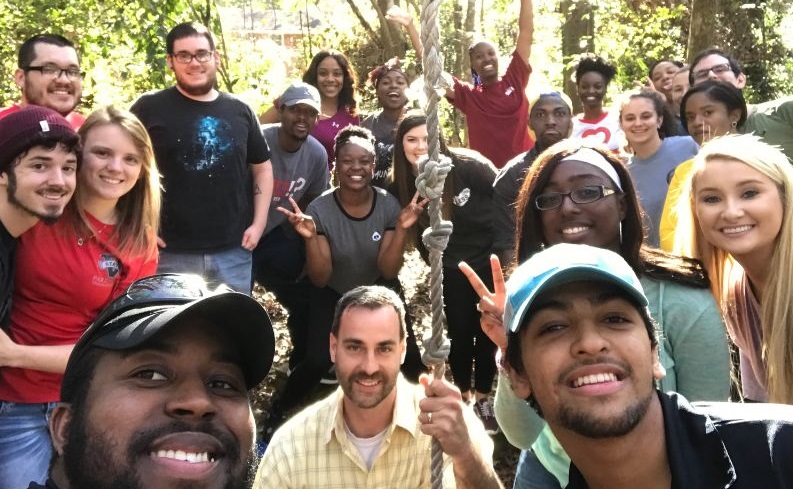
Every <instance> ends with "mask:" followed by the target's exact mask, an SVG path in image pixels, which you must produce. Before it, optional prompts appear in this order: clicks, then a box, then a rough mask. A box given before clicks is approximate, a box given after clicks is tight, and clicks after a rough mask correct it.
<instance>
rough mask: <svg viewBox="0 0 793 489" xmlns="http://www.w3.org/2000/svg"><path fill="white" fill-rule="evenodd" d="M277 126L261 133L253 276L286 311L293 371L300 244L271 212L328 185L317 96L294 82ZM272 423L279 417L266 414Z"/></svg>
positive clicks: (304, 318)
mask: <svg viewBox="0 0 793 489" xmlns="http://www.w3.org/2000/svg"><path fill="white" fill-rule="evenodd" d="M278 103H279V105H280V106H279V107H278V112H279V113H280V120H281V123H280V124H270V125H268V126H266V127H265V128H264V129H263V130H262V132H263V134H264V139H265V140H266V141H267V146H269V148H270V153H271V158H270V160H271V162H272V166H273V198H272V201H271V203H270V211H269V214H268V216H267V227H266V228H265V230H264V235H263V236H262V239H261V241H259V245H258V246H257V247H256V249H255V250H254V251H253V278H254V279H255V280H256V281H257V282H258V283H259V284H260V285H261V286H263V287H264V288H265V289H267V290H268V291H269V292H272V293H274V294H275V296H276V297H277V298H278V301H279V302H280V303H281V304H282V305H283V306H284V307H286V309H287V310H288V312H289V318H288V319H287V326H288V328H289V336H290V338H291V340H292V353H291V356H290V357H289V366H290V367H291V368H294V367H295V365H297V364H298V363H300V361H301V360H302V356H303V355H304V354H305V344H306V339H305V338H306V335H307V334H308V329H307V327H308V309H309V304H308V291H309V285H308V279H307V278H306V277H305V275H304V274H303V267H304V265H305V261H306V259H305V244H304V241H303V238H301V237H300V236H298V235H297V233H295V232H294V230H293V228H292V225H291V224H289V222H287V220H286V216H284V215H283V214H281V213H280V212H278V211H277V210H276V209H277V208H278V207H280V206H284V207H286V208H287V209H290V210H291V209H292V206H291V205H290V203H289V199H290V198H291V199H294V201H295V202H297V203H298V205H299V206H300V208H301V209H305V208H306V206H307V205H308V204H309V203H310V202H311V201H312V200H314V198H315V197H317V196H318V195H319V194H321V193H322V192H324V191H325V190H326V189H327V188H328V185H329V182H330V173H329V172H328V155H327V153H326V152H325V148H324V147H323V146H322V144H321V143H320V142H319V141H317V140H316V139H315V138H314V136H310V135H309V133H310V132H311V130H312V129H313V128H314V125H316V123H317V120H318V119H319V110H320V97H319V92H318V91H317V89H316V88H315V87H314V86H313V85H310V84H308V83H303V82H295V83H293V84H291V85H290V86H289V87H288V88H287V89H286V90H285V91H284V93H283V94H282V95H281V96H280V97H278ZM270 414H271V416H272V418H271V419H273V420H275V419H276V418H279V417H280V413H274V412H272V411H271V413H270Z"/></svg>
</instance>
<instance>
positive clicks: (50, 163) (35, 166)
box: [0, 106, 78, 487]
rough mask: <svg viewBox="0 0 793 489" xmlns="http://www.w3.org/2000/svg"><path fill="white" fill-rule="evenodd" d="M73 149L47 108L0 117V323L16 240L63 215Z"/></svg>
mask: <svg viewBox="0 0 793 489" xmlns="http://www.w3.org/2000/svg"><path fill="white" fill-rule="evenodd" d="M77 147H78V137H77V133H75V132H74V129H72V127H71V125H70V124H69V122H68V121H67V120H66V119H64V118H63V117H62V116H61V115H59V114H58V113H57V112H55V111H53V110H51V109H48V108H45V107H38V106H29V107H25V108H22V109H20V110H18V111H16V112H14V113H12V114H10V115H8V116H7V117H5V118H3V119H0V327H5V326H6V325H7V324H8V315H9V312H10V310H11V307H10V306H11V296H12V287H13V283H14V282H13V279H14V250H15V248H16V242H17V238H18V237H19V235H20V234H22V233H24V232H25V231H27V230H28V229H30V228H31V227H33V225H35V224H36V223H37V222H38V221H39V220H44V221H45V222H50V223H52V222H54V221H55V219H57V218H58V217H60V215H61V214H62V213H63V209H64V207H66V204H67V203H68V202H69V199H71V197H72V194H73V193H74V188H75V185H76V172H77ZM1 450H2V443H0V451H1ZM0 465H1V464H0ZM0 480H2V477H0ZM0 487H2V486H1V485H0Z"/></svg>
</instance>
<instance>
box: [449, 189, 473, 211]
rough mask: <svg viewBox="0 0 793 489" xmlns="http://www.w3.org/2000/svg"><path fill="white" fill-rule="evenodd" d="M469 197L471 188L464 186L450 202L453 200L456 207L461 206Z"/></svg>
mask: <svg viewBox="0 0 793 489" xmlns="http://www.w3.org/2000/svg"><path fill="white" fill-rule="evenodd" d="M470 198H471V189H470V188H464V189H463V190H462V192H460V193H459V194H457V195H455V196H454V199H452V202H454V205H456V206H457V207H462V206H464V205H465V204H467V203H468V199H470Z"/></svg>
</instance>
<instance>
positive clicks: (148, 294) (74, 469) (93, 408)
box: [29, 274, 274, 489]
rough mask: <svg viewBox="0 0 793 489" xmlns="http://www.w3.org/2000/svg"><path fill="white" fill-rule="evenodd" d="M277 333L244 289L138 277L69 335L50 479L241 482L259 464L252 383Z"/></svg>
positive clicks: (172, 484)
mask: <svg viewBox="0 0 793 489" xmlns="http://www.w3.org/2000/svg"><path fill="white" fill-rule="evenodd" d="M273 352H274V337H273V330H272V327H271V325H270V320H269V318H268V317H267V313H266V312H265V311H264V309H262V307H261V306H260V305H259V304H258V303H257V302H256V301H255V300H254V299H252V298H251V297H249V296H247V295H245V294H240V293H237V292H232V291H231V289H229V288H228V287H225V286H223V285H221V286H220V287H218V288H217V289H215V290H209V289H208V288H207V285H206V283H205V282H204V281H203V279H201V278H200V277H198V276H195V275H185V274H166V275H154V276H152V277H148V278H144V279H141V280H139V281H137V282H135V283H133V284H132V285H131V286H130V287H129V288H128V289H127V291H126V293H125V294H123V295H122V296H120V297H119V298H118V299H116V300H115V301H113V302H112V303H111V304H110V305H109V306H108V307H107V308H106V309H105V310H104V311H103V312H102V313H101V314H100V316H99V318H97V320H96V321H95V322H94V323H93V324H92V325H91V327H90V328H89V329H88V330H87V331H86V332H85V334H84V335H83V336H82V337H81V338H80V341H79V342H78V343H77V345H75V348H74V350H73V351H72V354H71V356H70V357H69V363H68V365H67V366H66V372H65V374H64V380H63V384H62V388H61V396H62V402H61V403H60V404H59V405H58V407H56V408H55V410H54V411H53V413H52V417H51V418H50V431H51V433H52V441H53V447H54V450H55V454H54V455H53V461H52V464H51V466H50V467H51V468H50V479H49V480H48V481H47V483H46V486H41V485H38V484H35V483H34V484H31V485H30V486H29V487H30V488H31V489H32V488H42V487H46V488H48V489H149V488H157V489H168V488H183V487H190V488H194V489H241V488H247V487H250V480H251V478H252V475H253V470H254V469H255V467H256V463H255V459H256V456H255V454H256V450H255V446H256V444H255V423H254V419H253V412H252V411H251V404H250V398H249V396H248V390H249V389H252V388H254V387H255V386H256V385H257V384H258V383H259V382H261V380H262V379H264V377H265V376H266V375H267V372H268V370H269V369H270V365H271V364H272V360H273Z"/></svg>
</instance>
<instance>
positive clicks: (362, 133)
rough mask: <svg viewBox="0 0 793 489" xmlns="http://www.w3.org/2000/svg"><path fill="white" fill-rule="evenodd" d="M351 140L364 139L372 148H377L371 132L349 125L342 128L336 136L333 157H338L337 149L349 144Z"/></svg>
mask: <svg viewBox="0 0 793 489" xmlns="http://www.w3.org/2000/svg"><path fill="white" fill-rule="evenodd" d="M352 138H360V139H364V140H366V141H369V142H370V143H371V144H372V148H376V147H377V140H376V139H375V137H374V134H372V131H370V130H369V129H367V128H365V127H362V126H356V125H353V124H350V125H348V126H347V127H344V128H342V130H341V131H339V132H338V133H337V134H336V138H335V140H334V143H333V156H334V157H338V155H339V149H341V148H342V147H343V146H344V145H346V144H349V142H350V140H351V139H352ZM376 154H377V152H376V151H375V155H376Z"/></svg>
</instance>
